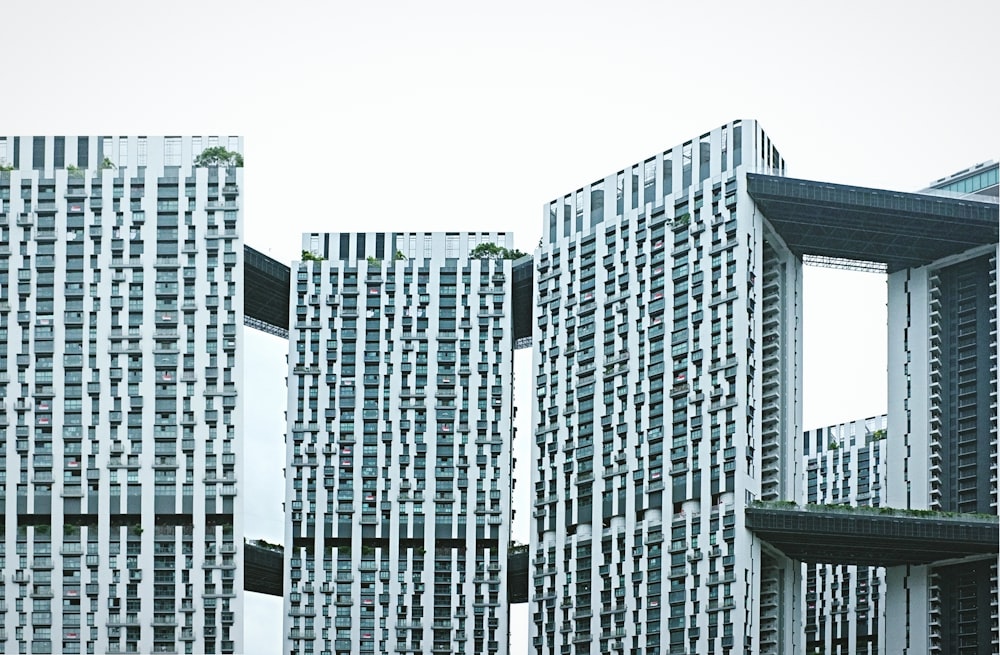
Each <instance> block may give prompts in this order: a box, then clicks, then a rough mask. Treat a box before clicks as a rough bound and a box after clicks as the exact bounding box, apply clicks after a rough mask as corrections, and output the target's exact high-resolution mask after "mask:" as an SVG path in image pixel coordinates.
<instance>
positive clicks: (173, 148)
mask: <svg viewBox="0 0 1000 655" xmlns="http://www.w3.org/2000/svg"><path fill="white" fill-rule="evenodd" d="M163 165H164V166H180V165H181V138H180V137H179V136H168V137H164V139H163Z"/></svg>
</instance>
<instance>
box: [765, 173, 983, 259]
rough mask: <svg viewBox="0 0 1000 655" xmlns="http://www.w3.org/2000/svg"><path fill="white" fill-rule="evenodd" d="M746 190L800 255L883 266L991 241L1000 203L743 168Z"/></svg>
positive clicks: (788, 243)
mask: <svg viewBox="0 0 1000 655" xmlns="http://www.w3.org/2000/svg"><path fill="white" fill-rule="evenodd" d="M747 192H748V193H749V194H750V197H751V198H753V201H754V203H755V204H756V205H757V207H758V208H759V209H760V210H761V212H762V213H763V214H764V216H765V217H766V218H767V220H768V222H769V223H770V224H771V225H772V227H774V229H775V230H776V231H777V232H778V234H779V235H781V238H782V239H784V241H785V243H786V244H787V245H788V247H789V249H790V250H791V251H792V252H793V253H795V254H796V255H797V256H799V257H807V256H813V257H821V258H827V259H831V260H852V261H861V262H877V263H880V264H884V265H885V268H886V272H888V273H893V272H895V271H898V270H900V269H904V268H909V267H914V266H923V265H925V264H928V263H930V262H933V261H935V260H938V259H941V258H943V257H947V256H948V255H953V254H957V253H960V252H964V251H966V250H969V249H971V248H975V247H977V246H984V245H988V244H996V242H997V239H998V231H1000V229H998V222H1000V205H998V204H996V202H990V201H988V200H987V199H985V198H983V199H982V200H981V201H980V200H973V199H970V198H968V197H966V198H952V197H942V196H937V195H930V194H924V193H904V192H901V191H885V190H883V189H871V188H867V187H858V186H848V185H844V184H830V183H827V182H814V181H811V180H799V179H795V178H790V177H781V176H776V175H759V174H756V173H748V174H747Z"/></svg>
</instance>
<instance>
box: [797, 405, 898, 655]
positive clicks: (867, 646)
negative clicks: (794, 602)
mask: <svg viewBox="0 0 1000 655" xmlns="http://www.w3.org/2000/svg"><path fill="white" fill-rule="evenodd" d="M886 427H887V421H886V416H885V415H882V416H874V417H870V418H867V419H860V420H857V421H851V422H849V423H840V424H838V425H831V426H828V427H825V428H819V429H817V430H809V431H807V432H806V433H805V435H804V443H803V446H804V450H805V451H806V452H805V454H804V456H803V461H804V467H805V475H804V476H803V486H802V489H801V495H800V498H799V502H800V503H809V504H822V505H845V504H846V505H852V506H871V507H884V506H885V505H886V503H885V500H884V499H885V495H886V486H887V485H886V474H885V470H886V458H885V452H884V449H885V444H886V438H887V436H888V432H887V429H886ZM885 576H886V569H885V568H883V567H874V566H855V565H837V564H802V590H801V594H802V598H803V604H802V608H803V610H804V611H803V616H802V624H803V628H804V630H805V650H804V652H806V653H813V652H816V651H818V652H821V653H831V654H832V653H845V654H848V653H849V654H851V655H856V654H858V653H868V654H871V655H875V654H877V653H885V652H891V651H889V650H886V647H887V644H892V643H897V642H892V641H889V642H887V641H886V635H885V604H886V599H885V598H886V582H885Z"/></svg>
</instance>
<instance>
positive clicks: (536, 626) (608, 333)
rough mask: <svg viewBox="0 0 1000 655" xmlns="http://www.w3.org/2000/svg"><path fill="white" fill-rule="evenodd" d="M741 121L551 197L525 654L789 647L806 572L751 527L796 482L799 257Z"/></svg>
mask: <svg viewBox="0 0 1000 655" xmlns="http://www.w3.org/2000/svg"><path fill="white" fill-rule="evenodd" d="M747 171H754V172H766V173H776V174H782V173H783V171H784V162H783V160H782V159H781V157H780V155H779V154H778V151H777V150H776V149H775V148H774V146H773V145H772V144H771V142H770V140H769V139H768V137H767V136H766V134H764V132H763V131H762V130H761V129H760V127H759V126H758V125H757V123H756V122H754V121H735V122H733V123H729V124H727V125H725V126H722V127H720V128H718V129H715V130H713V131H711V132H709V133H706V134H704V135H702V136H701V137H699V138H698V139H694V140H692V141H689V142H687V143H684V144H682V145H680V146H677V147H676V148H672V149H670V150H668V151H666V152H662V153H657V154H656V155H654V156H652V157H650V158H648V159H646V160H645V161H643V162H640V163H637V164H635V165H633V166H630V167H628V168H625V169H623V170H621V171H618V172H617V173H614V174H612V175H610V176H608V177H606V178H603V179H600V180H598V181H596V182H594V183H593V184H590V185H587V186H584V187H582V188H581V189H579V190H577V191H574V192H572V193H569V194H566V195H565V196H563V197H561V198H558V199H556V200H554V201H552V202H551V203H549V204H548V205H546V207H545V209H544V215H543V220H544V226H545V228H544V235H543V245H542V247H541V248H540V250H539V251H538V252H537V253H536V271H535V275H536V294H537V305H536V307H535V314H536V325H537V330H536V332H535V348H534V371H533V373H534V375H535V389H536V403H535V411H534V414H533V421H534V436H535V441H534V444H533V447H532V458H533V464H534V471H533V476H532V483H533V486H534V514H533V517H534V521H533V530H532V535H531V553H532V562H531V566H532V568H533V571H532V572H533V579H532V580H531V582H532V584H533V586H532V588H531V600H530V612H531V649H532V650H531V652H534V653H538V654H539V655H542V654H545V655H550V654H560V655H565V654H567V653H575V654H582V653H606V652H624V653H630V654H631V655H638V654H640V653H642V654H648V655H652V654H653V653H657V654H659V653H661V652H666V651H669V652H672V653H673V652H688V653H706V652H715V653H735V652H740V653H742V652H773V651H777V650H778V649H779V648H785V649H786V650H785V652H790V651H789V650H788V649H789V648H791V645H792V643H793V642H792V639H793V637H792V636H791V634H792V631H791V630H788V629H787V628H785V629H779V628H780V627H781V626H791V625H793V624H794V623H796V622H797V621H798V615H797V613H796V612H797V610H796V609H794V607H793V604H792V603H791V602H788V601H789V599H791V598H793V597H794V596H795V595H796V593H795V590H796V588H797V585H798V577H799V569H798V567H797V566H792V565H791V564H790V563H788V562H782V561H781V560H780V559H779V558H776V557H772V556H770V555H769V554H768V553H767V552H765V551H763V550H762V549H761V547H760V545H759V541H758V540H756V539H754V538H753V536H752V534H751V533H750V532H749V531H748V530H746V529H745V527H744V518H743V512H742V508H743V507H744V505H745V504H746V503H747V502H748V501H753V500H757V499H765V500H779V499H788V500H792V499H794V498H795V497H796V495H797V493H798V486H797V484H798V483H797V480H798V479H799V476H800V475H801V472H800V470H799V468H800V467H801V452H799V450H800V447H801V446H800V439H797V438H795V437H794V436H793V435H795V434H796V433H798V434H801V425H800V422H801V418H800V417H801V409H800V405H801V403H800V389H799V387H798V384H797V380H798V379H801V371H800V369H801V348H800V342H801V325H800V316H801V310H800V307H801V261H800V260H798V259H797V258H795V257H794V256H793V255H792V254H791V253H790V252H789V251H788V250H787V248H786V247H785V246H784V244H783V242H782V241H781V238H780V237H779V236H778V235H777V234H776V233H774V232H773V231H771V230H770V228H769V226H768V224H767V222H766V221H765V220H764V219H763V217H762V216H761V214H760V213H758V212H757V211H755V208H754V205H753V202H752V200H751V199H750V198H749V197H748V195H747V193H746V189H745V180H746V176H745V173H746V172H747Z"/></svg>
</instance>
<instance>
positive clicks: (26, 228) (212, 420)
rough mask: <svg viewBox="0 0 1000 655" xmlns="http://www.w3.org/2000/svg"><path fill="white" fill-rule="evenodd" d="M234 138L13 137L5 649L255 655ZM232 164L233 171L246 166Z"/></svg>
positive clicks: (0, 632) (4, 370)
mask: <svg viewBox="0 0 1000 655" xmlns="http://www.w3.org/2000/svg"><path fill="white" fill-rule="evenodd" d="M214 146H218V147H221V148H227V149H229V150H230V151H232V152H235V153H239V152H241V151H242V139H241V138H239V137H190V136H189V137H142V136H140V137H135V136H133V137H109V136H105V137H95V136H89V137H88V136H83V137H62V136H48V137H0V166H3V169H2V171H0V360H2V362H3V365H2V366H0V434H3V436H4V438H3V439H2V440H0V443H2V444H3V446H2V448H0V507H2V508H3V516H2V518H0V571H2V572H3V579H2V580H0V652H8V653H139V652H142V653H155V652H171V653H182V652H183V653H239V652H242V651H243V626H242V601H241V599H242V587H243V574H242V565H241V553H240V550H239V549H240V548H241V546H242V532H243V525H242V524H243V512H242V508H241V505H240V496H239V494H238V486H237V485H238V484H239V483H241V482H242V481H241V480H240V478H239V475H240V471H241V466H242V449H241V440H242V427H243V426H242V407H241V405H240V392H241V388H240V385H241V384H242V380H243V358H242V340H241V333H242V329H243V325H242V324H243V320H242V314H243V308H242V304H241V302H240V300H239V299H240V298H241V296H242V278H243V263H242V257H243V243H242V220H241V217H242V209H241V203H240V198H241V193H242V182H243V170H242V168H241V167H239V166H231V167H230V166H225V165H222V166H220V165H218V163H217V162H216V163H214V164H211V165H207V166H204V167H195V166H194V165H193V164H192V162H193V160H194V159H195V157H197V156H198V155H199V154H201V153H202V152H203V150H205V149H206V148H210V147H214ZM234 163H235V162H234Z"/></svg>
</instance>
